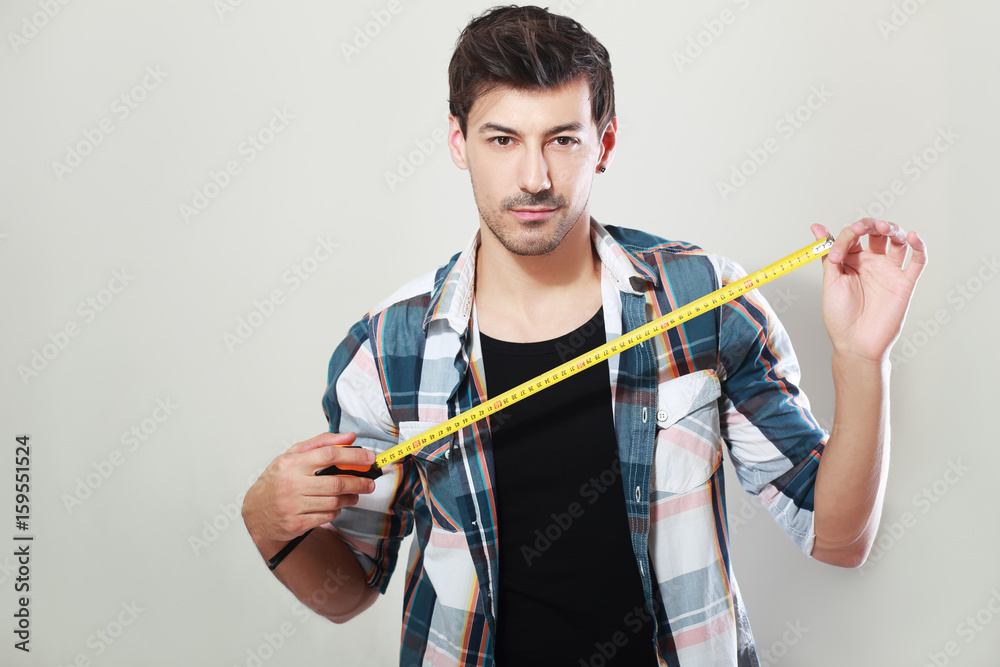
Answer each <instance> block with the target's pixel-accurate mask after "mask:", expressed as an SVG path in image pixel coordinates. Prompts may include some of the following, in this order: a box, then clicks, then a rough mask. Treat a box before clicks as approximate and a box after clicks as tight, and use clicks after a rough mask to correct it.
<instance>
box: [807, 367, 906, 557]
mask: <svg viewBox="0 0 1000 667" xmlns="http://www.w3.org/2000/svg"><path fill="white" fill-rule="evenodd" d="M833 382H834V389H835V392H836V409H835V413H834V419H833V428H832V430H831V432H830V439H829V441H828V442H827V445H826V449H825V451H824V452H823V457H822V460H821V461H820V465H819V472H818V473H817V479H816V490H815V496H814V513H815V514H814V520H815V530H816V542H815V545H814V547H813V551H812V556H813V557H814V558H816V559H817V560H820V561H823V562H826V563H830V564H832V565H839V566H842V567H857V566H859V565H861V564H862V563H863V562H864V559H865V558H866V557H867V555H868V552H869V550H870V549H871V545H872V542H873V541H874V539H875V532H876V531H877V530H878V522H879V516H880V515H881V512H882V499H883V494H884V492H885V482H886V476H887V473H888V465H889V362H888V361H885V362H883V363H881V364H878V363H872V362H869V361H863V360H858V359H852V358H850V357H849V355H838V354H835V355H834V358H833Z"/></svg>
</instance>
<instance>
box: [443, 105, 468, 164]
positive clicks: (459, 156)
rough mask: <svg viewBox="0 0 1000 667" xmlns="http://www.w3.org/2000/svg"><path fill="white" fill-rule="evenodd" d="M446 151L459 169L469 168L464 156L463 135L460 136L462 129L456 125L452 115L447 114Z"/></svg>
mask: <svg viewBox="0 0 1000 667" xmlns="http://www.w3.org/2000/svg"><path fill="white" fill-rule="evenodd" d="M448 151H449V152H450V153H451V161H452V162H454V163H455V166H456V167H458V168H459V169H468V168H469V159H468V156H467V155H466V152H465V151H466V143H465V135H464V134H462V127H461V126H460V125H459V124H458V119H457V118H455V116H454V115H452V114H448Z"/></svg>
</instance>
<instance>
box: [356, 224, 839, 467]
mask: <svg viewBox="0 0 1000 667" xmlns="http://www.w3.org/2000/svg"><path fill="white" fill-rule="evenodd" d="M831 247H833V237H831V236H827V237H826V239H825V240H823V241H818V242H817V241H814V242H813V243H810V244H809V245H807V246H806V247H804V248H802V249H801V250H799V251H798V252H794V253H792V254H791V255H788V256H787V257H783V258H782V259H779V260H778V261H777V262H774V263H773V264H769V265H768V266H765V267H764V268H763V269H761V270H759V271H757V272H755V273H751V274H750V275H748V276H747V277H746V278H743V279H742V280H740V281H738V282H734V283H730V284H729V285H726V286H725V287H723V288H721V289H717V290H715V291H714V292H712V293H711V294H708V295H706V296H703V297H702V298H700V299H696V300H695V301H692V302H691V303H689V304H687V305H685V306H681V307H680V308H678V309H676V310H672V311H670V312H669V313H667V314H666V315H663V316H662V317H659V318H657V319H655V320H653V321H652V322H649V323H648V324H645V325H643V326H641V327H639V328H638V329H635V330H633V331H630V332H628V333H626V334H623V335H621V336H619V337H618V338H616V339H614V340H613V341H611V342H610V343H605V344H604V345H602V346H600V347H598V348H596V349H594V350H591V351H590V352H586V353H584V354H581V355H580V356H578V357H576V358H574V359H570V360H569V361H567V362H566V363H564V364H562V365H561V366H557V367H555V368H553V369H552V370H550V371H547V372H545V373H542V374H541V375H539V376H537V377H535V378H532V379H530V380H528V381H527V382H524V383H522V384H519V385H518V386H516V387H514V388H513V389H510V390H508V391H507V392H505V393H503V394H501V395H500V396H497V397H495V398H490V399H486V400H485V401H484V402H483V403H481V404H480V405H477V406H476V407H474V408H472V409H471V410H466V411H465V412H463V413H462V414H460V415H458V416H456V417H452V418H451V419H449V420H448V421H445V422H442V423H440V424H438V425H437V426H434V427H433V428H430V429H428V430H426V431H424V432H423V433H421V434H419V435H417V436H414V437H412V438H410V439H409V440H404V441H403V442H401V443H399V444H398V445H395V446H394V447H390V448H389V449H387V450H385V451H384V452H382V453H381V454H378V455H377V456H376V457H375V463H374V464H373V465H372V468H373V469H378V468H383V467H385V466H387V465H389V464H390V463H394V462H396V461H399V460H400V459H402V458H403V457H404V456H407V455H408V454H412V453H413V452H415V451H417V450H418V449H423V448H424V447H427V446H428V445H431V444H434V443H435V442H437V441H438V440H441V439H442V438H446V437H448V436H450V435H452V434H453V433H455V432H457V431H460V430H461V429H463V428H465V427H466V426H469V425H470V424H474V423H475V422H477V421H479V420H480V419H484V418H486V417H488V416H489V415H491V414H493V413H494V412H497V411H499V410H502V409H503V408H506V407H508V406H510V405H513V404H514V403H517V402H518V401H520V400H523V399H525V398H528V397H529V396H532V395H534V394H537V393H538V392H540V391H543V390H545V389H547V388H548V387H551V386H552V385H554V384H556V383H557V382H562V381H563V380H565V379H566V378H569V377H572V376H574V375H576V374H577V373H579V372H580V371H583V370H586V369H587V368H590V367H591V366H593V365H594V364H599V363H601V362H602V361H604V360H605V359H607V358H609V357H612V356H614V355H616V354H618V353H620V352H622V351H624V350H627V349H628V348H630V347H634V346H635V345H638V344H640V343H642V342H644V341H647V340H649V339H650V338H653V337H654V336H658V335H660V334H662V333H663V332H665V331H667V330H669V329H672V328H674V327H675V326H677V325H678V324H683V323H684V322H687V321H688V320H690V319H692V318H694V317H697V316H698V315H701V314H703V313H705V312H708V311H710V310H712V309H714V308H718V307H719V306H721V305H723V304H725V303H728V302H730V301H732V300H733V299H735V298H737V297H739V296H742V295H743V294H746V293H747V292H749V291H750V290H752V289H756V288H758V287H760V286H761V285H763V284H764V283H768V282H771V281H772V280H774V279H775V278H780V277H781V276H783V275H785V274H786V273H790V272H792V271H794V270H795V269H797V268H799V267H801V266H805V265H806V264H808V263H809V262H811V261H813V260H814V259H819V258H820V257H823V256H824V255H826V254H827V253H828V252H830V248H831Z"/></svg>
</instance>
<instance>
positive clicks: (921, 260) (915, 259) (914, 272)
mask: <svg viewBox="0 0 1000 667" xmlns="http://www.w3.org/2000/svg"><path fill="white" fill-rule="evenodd" d="M906 242H907V243H909V244H910V247H911V248H913V254H912V255H911V256H910V263H909V264H907V265H906V269H905V271H906V275H907V277H908V278H910V279H911V280H912V281H913V282H914V283H916V282H917V278H919V277H920V274H921V273H922V272H923V270H924V267H925V266H927V244H926V243H924V240H923V239H922V238H920V235H919V234H917V233H916V232H912V231H911V232H910V233H909V234H907V235H906Z"/></svg>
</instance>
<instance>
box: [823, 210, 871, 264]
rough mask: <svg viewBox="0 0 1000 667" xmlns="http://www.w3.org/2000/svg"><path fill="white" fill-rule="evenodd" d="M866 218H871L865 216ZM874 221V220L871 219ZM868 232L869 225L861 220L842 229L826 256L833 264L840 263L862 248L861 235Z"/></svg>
mask: <svg viewBox="0 0 1000 667" xmlns="http://www.w3.org/2000/svg"><path fill="white" fill-rule="evenodd" d="M865 220H870V219H869V218H865ZM871 222H873V223H874V221H871ZM867 233H868V225H867V224H866V223H865V221H861V220H859V221H858V222H855V223H854V224H853V225H848V226H847V227H844V229H843V230H841V232H840V234H838V235H837V238H836V240H835V241H834V242H833V247H832V248H830V253H829V254H828V255H827V256H826V258H827V259H828V260H829V261H830V263H831V264H840V263H841V262H843V261H844V258H845V257H847V255H848V254H850V253H853V252H859V251H860V250H861V237H862V236H864V235H865V234H867Z"/></svg>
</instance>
